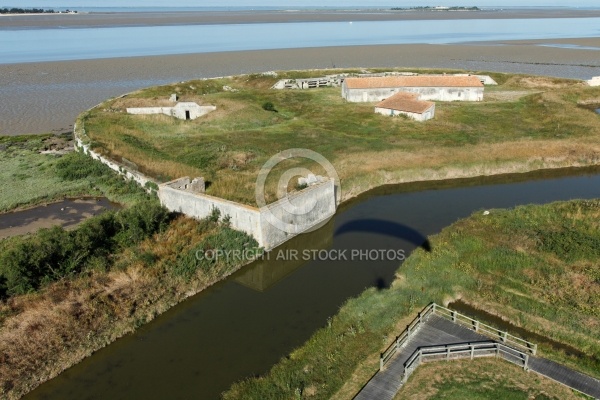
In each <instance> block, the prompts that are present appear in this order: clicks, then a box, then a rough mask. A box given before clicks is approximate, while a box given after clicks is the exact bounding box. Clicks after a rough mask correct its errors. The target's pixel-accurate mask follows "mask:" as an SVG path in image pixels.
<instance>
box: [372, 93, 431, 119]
mask: <svg viewBox="0 0 600 400" xmlns="http://www.w3.org/2000/svg"><path fill="white" fill-rule="evenodd" d="M375 112H376V113H378V114H382V115H389V116H395V115H406V116H408V117H409V118H412V119H414V120H417V121H427V120H428V119H431V118H433V116H434V115H435V103H434V102H431V101H426V100H419V95H418V94H417V93H406V92H399V93H396V94H395V95H393V96H391V97H389V98H387V99H385V100H383V101H382V102H380V103H378V104H377V105H376V106H375Z"/></svg>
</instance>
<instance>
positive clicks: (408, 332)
mask: <svg viewBox="0 0 600 400" xmlns="http://www.w3.org/2000/svg"><path fill="white" fill-rule="evenodd" d="M408 338H410V324H408V325H406V339H408Z"/></svg>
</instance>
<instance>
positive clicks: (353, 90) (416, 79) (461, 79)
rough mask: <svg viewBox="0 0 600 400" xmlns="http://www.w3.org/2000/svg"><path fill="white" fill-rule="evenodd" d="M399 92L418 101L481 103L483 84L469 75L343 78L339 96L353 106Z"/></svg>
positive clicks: (385, 97) (383, 98) (380, 99)
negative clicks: (409, 95)
mask: <svg viewBox="0 0 600 400" xmlns="http://www.w3.org/2000/svg"><path fill="white" fill-rule="evenodd" d="M398 92H408V93H416V94H418V95H419V99H420V100H437V101H481V100H483V84H482V83H481V81H480V80H479V78H478V77H476V76H471V75H467V76H455V75H447V76H446V75H417V76H385V77H370V78H346V79H345V80H344V82H343V83H342V97H344V98H345V99H346V100H347V101H350V102H355V103H359V102H376V101H382V100H385V99H387V98H388V97H390V96H392V95H394V94H396V93H398Z"/></svg>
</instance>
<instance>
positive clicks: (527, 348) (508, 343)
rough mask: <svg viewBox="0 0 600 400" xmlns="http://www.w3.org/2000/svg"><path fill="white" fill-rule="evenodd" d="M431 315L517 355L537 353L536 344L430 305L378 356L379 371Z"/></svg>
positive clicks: (434, 304)
mask: <svg viewBox="0 0 600 400" xmlns="http://www.w3.org/2000/svg"><path fill="white" fill-rule="evenodd" d="M432 314H436V315H439V316H441V317H444V318H447V319H450V320H451V321H452V322H454V323H457V324H461V325H463V326H467V327H469V328H471V329H473V330H474V331H475V332H478V333H480V334H482V335H485V336H488V337H490V338H492V339H494V340H498V341H500V342H502V344H503V345H504V346H505V347H508V348H513V349H515V350H516V351H518V352H519V353H523V354H524V353H527V354H532V355H535V354H536V352H537V344H534V343H531V342H528V341H527V340H524V339H521V338H518V337H516V336H513V335H511V334H509V333H508V332H505V331H501V330H499V329H496V328H494V327H492V326H489V325H486V324H482V323H481V322H479V321H477V320H475V319H473V318H469V317H467V316H466V315H463V314H460V313H459V312H457V311H454V310H450V309H448V308H445V307H442V306H440V305H438V304H436V303H431V304H429V305H428V306H427V307H425V308H424V309H423V310H422V311H421V312H420V313H419V314H418V315H417V317H416V318H415V319H414V320H412V322H411V323H410V324H408V325H407V326H406V329H405V330H404V331H402V333H401V334H400V335H398V336H396V339H395V340H394V342H393V343H392V344H390V345H389V346H388V348H387V349H385V350H384V351H383V352H382V353H381V354H380V356H379V370H380V371H381V370H383V368H384V367H385V365H386V364H387V363H388V361H389V360H390V359H391V358H392V357H393V356H394V354H396V352H397V351H398V350H399V349H400V348H402V346H403V345H404V344H405V343H406V342H407V341H408V340H409V339H410V338H411V337H412V335H414V334H415V333H416V332H417V331H418V329H419V328H420V327H421V324H422V323H423V322H424V321H425V320H426V319H427V318H428V317H429V316H430V315H432Z"/></svg>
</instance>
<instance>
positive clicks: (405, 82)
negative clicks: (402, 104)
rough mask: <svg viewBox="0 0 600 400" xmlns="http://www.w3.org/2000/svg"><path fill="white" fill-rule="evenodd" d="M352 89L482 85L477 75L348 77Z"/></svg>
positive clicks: (349, 86) (348, 84)
mask: <svg viewBox="0 0 600 400" xmlns="http://www.w3.org/2000/svg"><path fill="white" fill-rule="evenodd" d="M345 82H346V85H347V87H348V88H350V89H377V88H397V87H482V86H483V84H482V83H481V81H480V80H479V78H478V77H476V76H450V75H449V76H443V75H432V76H427V75H418V76H385V77H372V78H346V81H345Z"/></svg>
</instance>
